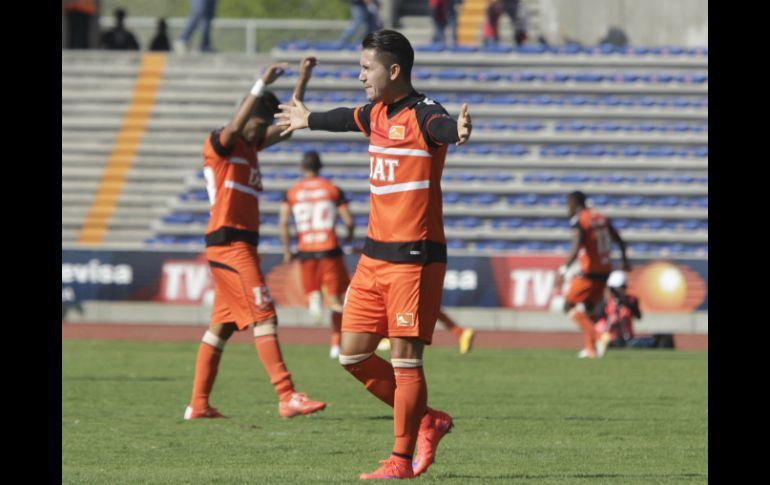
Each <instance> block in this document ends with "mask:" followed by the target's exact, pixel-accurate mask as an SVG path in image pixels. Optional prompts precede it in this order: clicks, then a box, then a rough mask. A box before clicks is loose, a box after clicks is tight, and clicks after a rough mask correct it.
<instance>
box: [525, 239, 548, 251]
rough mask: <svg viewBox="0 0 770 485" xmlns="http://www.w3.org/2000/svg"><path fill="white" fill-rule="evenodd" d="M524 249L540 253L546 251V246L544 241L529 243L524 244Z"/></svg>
mask: <svg viewBox="0 0 770 485" xmlns="http://www.w3.org/2000/svg"><path fill="white" fill-rule="evenodd" d="M524 249H526V250H527V251H530V252H539V251H544V250H545V249H546V245H545V244H544V243H543V242H542V241H527V242H525V243H524Z"/></svg>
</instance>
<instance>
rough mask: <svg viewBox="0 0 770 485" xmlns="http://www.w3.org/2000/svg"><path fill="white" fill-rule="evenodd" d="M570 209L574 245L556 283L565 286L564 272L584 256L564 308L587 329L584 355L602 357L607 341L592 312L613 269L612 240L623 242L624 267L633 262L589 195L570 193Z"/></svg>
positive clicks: (584, 337) (584, 339) (568, 204)
mask: <svg viewBox="0 0 770 485" xmlns="http://www.w3.org/2000/svg"><path fill="white" fill-rule="evenodd" d="M567 210H568V213H569V216H570V226H571V227H572V248H571V249H570V252H569V255H568V256H567V261H566V262H565V264H563V265H562V266H561V267H560V268H559V275H558V276H557V278H556V282H555V283H556V286H557V287H560V286H562V283H563V282H564V275H566V274H567V270H568V268H569V267H570V265H572V263H573V262H574V261H575V260H576V259H579V260H580V273H579V274H578V275H577V276H576V277H574V278H573V279H572V280H571V281H570V284H569V291H568V292H567V295H566V296H565V302H564V311H565V312H566V313H567V314H568V315H569V317H570V318H571V319H572V320H573V321H575V323H577V325H578V327H580V329H581V330H582V331H583V341H584V348H583V350H581V351H580V352H579V353H578V357H580V358H589V359H594V358H597V357H602V356H603V355H604V351H605V350H606V349H607V345H606V342H605V341H603V340H599V338H598V337H599V335H598V332H597V331H596V329H595V328H594V322H593V320H592V319H591V317H590V315H591V314H592V313H593V311H594V309H595V307H596V305H597V304H598V303H599V302H601V300H602V296H603V295H604V288H605V286H606V285H607V278H608V277H609V275H610V272H611V271H612V260H611V253H610V250H611V244H610V243H611V242H612V241H614V242H616V243H617V244H618V246H620V254H621V260H622V268H623V270H624V271H629V270H630V269H631V265H630V264H629V263H628V259H627V258H626V245H625V243H624V242H623V239H621V238H620V235H619V234H618V232H617V231H616V230H615V228H614V227H613V226H612V223H611V222H610V220H609V219H607V218H606V217H605V216H604V215H603V214H602V213H601V212H599V211H597V210H595V209H591V208H588V207H586V195H585V194H584V193H583V192H580V191H575V192H571V193H570V194H568V195H567Z"/></svg>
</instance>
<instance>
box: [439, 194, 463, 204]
mask: <svg viewBox="0 0 770 485" xmlns="http://www.w3.org/2000/svg"><path fill="white" fill-rule="evenodd" d="M443 197H444V203H445V204H456V203H458V202H460V194H457V193H455V192H444V195H443Z"/></svg>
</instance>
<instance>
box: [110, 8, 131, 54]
mask: <svg viewBox="0 0 770 485" xmlns="http://www.w3.org/2000/svg"><path fill="white" fill-rule="evenodd" d="M125 18H126V11H125V10H124V9H122V8H117V9H115V27H113V28H111V29H110V30H108V31H107V32H104V33H103V34H102V39H101V44H100V46H101V48H102V49H113V50H135V51H138V50H139V43H138V42H137V41H136V37H134V34H132V33H131V32H130V31H128V30H126V27H125V25H124V23H123V21H124V20H125Z"/></svg>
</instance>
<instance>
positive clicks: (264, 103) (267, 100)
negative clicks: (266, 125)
mask: <svg viewBox="0 0 770 485" xmlns="http://www.w3.org/2000/svg"><path fill="white" fill-rule="evenodd" d="M279 104H281V101H280V100H279V99H278V97H277V96H276V95H275V94H273V92H272V91H264V92H263V93H262V96H260V98H259V101H257V104H256V106H254V110H253V111H252V112H251V113H252V115H256V116H259V117H260V118H264V119H265V120H267V121H268V122H270V123H272V121H273V117H274V116H275V114H276V113H278V112H279V111H281V110H280V109H279V108H278V105H279Z"/></svg>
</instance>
